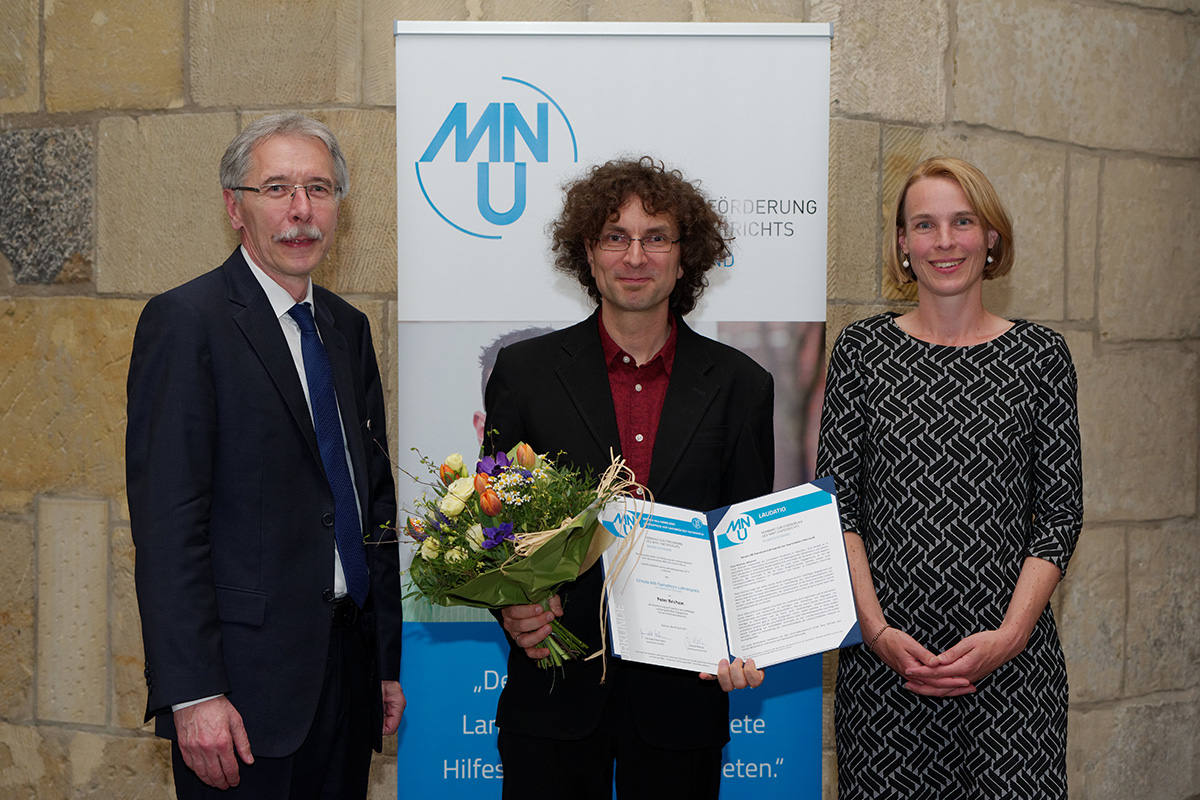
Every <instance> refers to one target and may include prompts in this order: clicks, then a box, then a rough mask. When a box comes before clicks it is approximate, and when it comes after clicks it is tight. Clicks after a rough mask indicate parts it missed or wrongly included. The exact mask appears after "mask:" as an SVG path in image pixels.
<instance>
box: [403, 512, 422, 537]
mask: <svg viewBox="0 0 1200 800" xmlns="http://www.w3.org/2000/svg"><path fill="white" fill-rule="evenodd" d="M405 527H406V528H408V535H409V536H411V537H412V538H413V539H416V540H417V541H418V542H419V541H421V540H422V539H424V538H425V523H424V522H423V521H422V520H419V519H417V518H416V517H409V518H408V524H407V525H406V526H405Z"/></svg>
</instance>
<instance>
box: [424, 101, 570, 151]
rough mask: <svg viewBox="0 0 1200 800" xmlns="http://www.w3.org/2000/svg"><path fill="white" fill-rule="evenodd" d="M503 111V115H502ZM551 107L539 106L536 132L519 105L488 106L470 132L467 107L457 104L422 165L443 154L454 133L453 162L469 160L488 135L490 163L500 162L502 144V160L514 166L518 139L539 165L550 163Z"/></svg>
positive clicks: (544, 104) (494, 104) (435, 135)
mask: <svg viewBox="0 0 1200 800" xmlns="http://www.w3.org/2000/svg"><path fill="white" fill-rule="evenodd" d="M501 108H503V114H502V113H501ZM549 109H550V107H549V104H548V103H538V104H537V112H536V119H535V126H536V131H535V130H534V128H531V127H530V126H529V122H528V121H526V119H525V116H524V115H523V114H522V113H521V110H520V109H519V108H517V105H516V103H504V104H503V106H501V104H500V103H488V105H487V108H485V109H484V111H483V113H482V114H480V115H479V119H478V120H477V121H476V122H475V125H474V126H472V127H470V130H468V124H467V104H466V103H455V104H454V107H453V108H451V109H450V113H449V114H447V115H446V119H445V120H443V121H442V126H441V127H440V128H438V131H437V133H436V134H434V136H433V139H432V141H430V142H429V146H428V147H426V148H425V152H424V153H422V154H421V159H420V160H421V161H433V160H434V158H436V157H437V155H438V153H440V152H441V150H442V146H443V145H445V144H446V140H447V139H449V138H450V134H451V132H453V133H454V160H455V161H456V162H458V163H463V162H465V161H467V160H469V159H470V158H471V156H472V154H474V152H475V148H477V147H478V146H479V143H480V142H481V141H482V140H483V137H484V134H487V142H488V157H487V160H488V161H490V162H498V161H500V160H501V144H503V160H504V161H506V162H509V163H514V162H516V160H517V137H518V136H519V137H520V138H521V140H522V141H524V142H525V146H526V147H527V148H528V149H529V153H530V155H531V156H532V157H533V159H534V160H535V161H537V162H539V163H545V162H546V161H548V160H549V159H550V110H549Z"/></svg>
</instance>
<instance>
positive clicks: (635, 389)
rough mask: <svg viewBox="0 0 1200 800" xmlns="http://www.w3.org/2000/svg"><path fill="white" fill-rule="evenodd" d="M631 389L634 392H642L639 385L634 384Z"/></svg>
mask: <svg viewBox="0 0 1200 800" xmlns="http://www.w3.org/2000/svg"><path fill="white" fill-rule="evenodd" d="M633 389H634V391H636V392H640V391H641V390H642V385H641V384H640V383H635V384H634V385H633Z"/></svg>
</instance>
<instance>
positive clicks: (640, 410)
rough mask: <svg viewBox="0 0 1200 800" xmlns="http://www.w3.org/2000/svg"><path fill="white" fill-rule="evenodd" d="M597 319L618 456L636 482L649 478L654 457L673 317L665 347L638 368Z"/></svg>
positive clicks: (669, 360)
mask: <svg viewBox="0 0 1200 800" xmlns="http://www.w3.org/2000/svg"><path fill="white" fill-rule="evenodd" d="M596 316H597V318H599V319H600V343H601V344H602V345H603V347H604V362H605V364H607V365H608V385H609V387H610V388H611V389H612V399H613V408H615V409H616V412H617V432H618V433H619V434H620V437H621V455H623V456H624V457H625V463H626V464H627V465H628V466H629V468H630V469H631V470H633V474H634V476H635V477H636V480H637V481H638V483H642V484H645V483H646V482H647V481H648V480H649V479H650V458H651V456H653V454H654V438H655V435H656V434H657V433H658V420H659V418H660V417H661V416H662V408H663V401H665V400H666V398H667V384H668V383H670V382H671V367H672V366H673V365H674V363H675V342H676V339H677V338H678V337H677V336H676V326H675V317H674V316H671V317H670V318H669V319H670V322H671V333H670V335H668V336H667V341H666V344H664V345H663V346H662V348H661V349H660V350H659V351H658V352H657V353H655V354H654V357H653V358H651V359H650V360H649V361H647V362H646V363H645V364H642V365H641V366H638V364H637V362H636V361H635V360H634V358H633V356H631V355H629V354H628V353H626V352H625V351H624V350H622V349H621V348H620V347H619V346H618V345H617V343H616V342H615V341H613V338H612V337H611V336H609V335H608V331H606V330H605V329H604V319H603V315H600V314H597V315H596Z"/></svg>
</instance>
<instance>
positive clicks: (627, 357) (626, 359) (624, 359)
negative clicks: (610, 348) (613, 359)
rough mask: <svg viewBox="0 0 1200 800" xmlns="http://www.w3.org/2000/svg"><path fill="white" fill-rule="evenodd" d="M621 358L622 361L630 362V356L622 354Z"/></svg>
mask: <svg viewBox="0 0 1200 800" xmlns="http://www.w3.org/2000/svg"><path fill="white" fill-rule="evenodd" d="M621 360H622V361H624V362H625V363H626V364H628V363H629V356H621Z"/></svg>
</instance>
